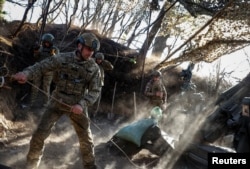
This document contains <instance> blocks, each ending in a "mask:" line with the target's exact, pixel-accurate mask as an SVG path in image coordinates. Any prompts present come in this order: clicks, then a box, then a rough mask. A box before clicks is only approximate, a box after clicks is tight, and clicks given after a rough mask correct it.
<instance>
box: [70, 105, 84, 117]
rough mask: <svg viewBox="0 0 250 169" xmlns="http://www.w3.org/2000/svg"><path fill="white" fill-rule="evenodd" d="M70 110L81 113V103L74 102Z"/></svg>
mask: <svg viewBox="0 0 250 169" xmlns="http://www.w3.org/2000/svg"><path fill="white" fill-rule="evenodd" d="M71 112H72V113H74V114H78V115H80V114H82V113H83V108H82V106H81V105H79V104H75V105H73V106H72V107H71Z"/></svg>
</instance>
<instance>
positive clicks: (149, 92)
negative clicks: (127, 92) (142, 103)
mask: <svg viewBox="0 0 250 169" xmlns="http://www.w3.org/2000/svg"><path fill="white" fill-rule="evenodd" d="M157 92H161V93H162V97H160V96H156V93H157ZM144 94H145V95H146V96H148V97H149V98H150V99H151V100H162V101H163V103H165V102H166V101H167V91H166V88H165V86H164V84H163V83H162V81H161V80H160V81H154V80H150V81H149V82H148V83H147V85H146V88H145V91H144Z"/></svg>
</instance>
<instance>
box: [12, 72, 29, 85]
mask: <svg viewBox="0 0 250 169" xmlns="http://www.w3.org/2000/svg"><path fill="white" fill-rule="evenodd" d="M11 77H12V79H14V80H16V81H17V82H18V83H21V84H24V83H26V82H27V80H28V78H27V75H25V74H24V73H23V72H18V73H16V74H14V75H12V76H11Z"/></svg>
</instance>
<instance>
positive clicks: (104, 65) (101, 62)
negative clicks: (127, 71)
mask: <svg viewBox="0 0 250 169" xmlns="http://www.w3.org/2000/svg"><path fill="white" fill-rule="evenodd" d="M95 62H96V63H97V64H98V66H99V68H100V72H101V86H102V87H103V86H104V76H105V71H112V70H113V69H114V66H113V65H112V64H111V63H110V62H109V61H108V60H105V58H104V55H103V53H101V52H98V53H96V54H95ZM100 93H102V91H101V92H100ZM101 96H102V94H100V96H99V98H98V101H97V106H94V107H97V108H96V110H95V112H94V114H93V115H94V117H95V116H96V115H97V112H98V109H99V104H100V101H101Z"/></svg>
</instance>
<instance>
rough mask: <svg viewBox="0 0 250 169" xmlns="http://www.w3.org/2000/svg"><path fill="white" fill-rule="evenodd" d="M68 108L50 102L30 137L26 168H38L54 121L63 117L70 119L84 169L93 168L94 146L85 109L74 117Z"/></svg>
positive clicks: (52, 101)
mask: <svg viewBox="0 0 250 169" xmlns="http://www.w3.org/2000/svg"><path fill="white" fill-rule="evenodd" d="M69 109H70V108H68V107H66V106H64V105H62V104H60V103H58V102H55V101H54V100H51V102H50V104H49V106H48V107H47V110H46V111H45V112H44V114H43V116H42V119H41V121H40V124H39V125H38V128H37V130H36V131H35V132H34V134H33V135H32V138H31V141H30V149H29V152H28V155H27V168H29V167H30V166H32V167H30V168H36V167H38V166H39V163H40V159H41V157H42V154H43V149H44V141H45V139H46V138H47V137H48V136H49V135H50V133H51V128H52V127H53V126H54V124H55V123H56V121H58V120H59V118H60V117H61V116H63V115H67V116H68V117H69V118H70V121H71V124H72V125H73V127H74V129H75V131H76V134H77V136H78V139H79V144H80V151H81V156H82V160H83V165H84V166H85V168H89V167H88V166H95V156H94V144H93V139H92V133H91V131H90V122H89V118H88V115H87V108H85V111H84V114H82V115H76V114H73V113H70V112H69Z"/></svg>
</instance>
